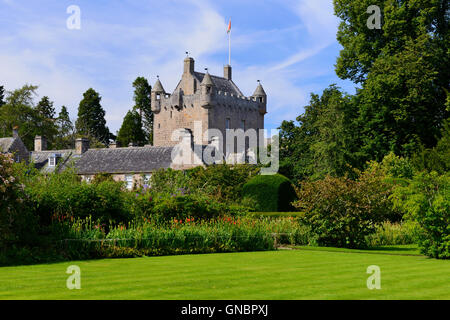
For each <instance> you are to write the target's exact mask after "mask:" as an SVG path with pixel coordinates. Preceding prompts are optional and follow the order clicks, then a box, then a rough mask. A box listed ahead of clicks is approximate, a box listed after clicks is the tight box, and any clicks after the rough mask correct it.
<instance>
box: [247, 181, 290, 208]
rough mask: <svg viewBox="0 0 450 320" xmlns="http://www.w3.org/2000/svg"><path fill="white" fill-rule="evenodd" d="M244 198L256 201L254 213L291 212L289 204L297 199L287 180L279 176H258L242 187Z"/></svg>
mask: <svg viewBox="0 0 450 320" xmlns="http://www.w3.org/2000/svg"><path fill="white" fill-rule="evenodd" d="M242 195H243V197H244V198H251V199H254V200H255V201H256V207H255V211H262V212H274V211H281V212H286V211H293V206H292V205H291V203H292V202H293V201H295V200H296V199H297V195H296V193H295V189H294V187H293V186H292V184H291V182H290V181H289V179H288V178H286V177H285V176H283V175H281V174H275V175H258V176H255V177H253V178H252V179H251V180H250V181H249V182H247V183H246V184H245V185H244V187H243V192H242Z"/></svg>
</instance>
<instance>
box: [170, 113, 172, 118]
mask: <svg viewBox="0 0 450 320" xmlns="http://www.w3.org/2000/svg"><path fill="white" fill-rule="evenodd" d="M170 118H171V119H172V111H170Z"/></svg>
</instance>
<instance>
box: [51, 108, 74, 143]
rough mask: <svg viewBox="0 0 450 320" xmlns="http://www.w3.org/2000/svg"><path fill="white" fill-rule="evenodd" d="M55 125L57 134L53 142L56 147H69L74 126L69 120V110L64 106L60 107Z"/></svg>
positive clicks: (72, 137)
mask: <svg viewBox="0 0 450 320" xmlns="http://www.w3.org/2000/svg"><path fill="white" fill-rule="evenodd" d="M56 125H57V126H58V135H57V139H56V142H55V147H56V148H57V149H70V148H73V145H74V140H75V139H74V132H73V131H74V127H73V123H72V121H71V120H70V117H69V112H68V111H67V108H66V107H65V106H62V107H61V111H60V113H59V114H58V118H56Z"/></svg>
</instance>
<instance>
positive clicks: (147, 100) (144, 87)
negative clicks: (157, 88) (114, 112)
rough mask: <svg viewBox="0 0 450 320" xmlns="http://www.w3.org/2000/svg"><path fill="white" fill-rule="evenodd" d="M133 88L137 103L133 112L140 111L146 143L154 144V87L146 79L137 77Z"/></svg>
mask: <svg viewBox="0 0 450 320" xmlns="http://www.w3.org/2000/svg"><path fill="white" fill-rule="evenodd" d="M133 87H134V97H133V99H134V102H135V106H134V108H133V111H139V116H140V118H141V122H142V127H143V131H144V136H145V137H144V140H145V142H146V143H148V144H153V112H152V108H151V102H152V100H151V93H152V87H151V86H150V85H149V84H148V81H147V79H145V78H144V77H137V78H136V80H134V82H133Z"/></svg>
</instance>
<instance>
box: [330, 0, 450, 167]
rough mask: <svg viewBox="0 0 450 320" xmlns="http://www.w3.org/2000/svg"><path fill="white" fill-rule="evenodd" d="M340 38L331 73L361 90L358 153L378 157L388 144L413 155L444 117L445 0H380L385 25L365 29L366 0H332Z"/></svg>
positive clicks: (432, 141)
mask: <svg viewBox="0 0 450 320" xmlns="http://www.w3.org/2000/svg"><path fill="white" fill-rule="evenodd" d="M334 4H335V13H336V15H337V16H338V17H339V18H340V19H341V20H342V21H341V24H340V26H339V30H338V35H337V39H338V41H339V43H340V44H341V45H342V46H343V49H342V50H341V52H340V55H339V57H338V59H337V63H336V73H337V75H338V76H339V77H341V78H342V79H350V80H352V81H354V82H356V83H358V84H360V85H361V86H362V89H361V90H360V91H359V92H358V96H359V97H358V98H359V100H360V102H359V120H358V125H359V126H360V127H361V128H362V131H361V140H362V146H361V154H363V155H364V156H365V157H366V159H367V160H371V159H376V160H381V159H382V158H383V157H384V155H386V154H387V153H389V152H390V151H394V152H395V153H396V154H402V155H406V156H408V155H411V154H412V153H413V152H414V151H415V150H417V148H418V147H419V146H420V145H423V146H424V147H425V148H432V147H434V146H435V145H436V142H437V140H438V139H439V137H440V129H441V127H442V123H443V121H444V120H445V119H446V118H448V116H449V112H448V111H446V110H445V101H446V97H447V93H446V91H445V89H447V88H448V75H449V74H450V63H449V62H450V61H449V57H450V56H449V55H448V52H449V50H450V33H449V21H448V10H449V2H448V1H446V0H408V1H405V0H402V1H392V0H384V1H379V3H378V5H379V6H380V7H381V10H382V12H383V17H382V18H383V21H382V28H381V29H380V30H378V29H369V28H368V27H367V24H366V22H367V19H368V17H369V14H366V13H365V12H366V10H367V8H368V7H369V5H371V4H373V3H372V1H370V0H335V1H334Z"/></svg>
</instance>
